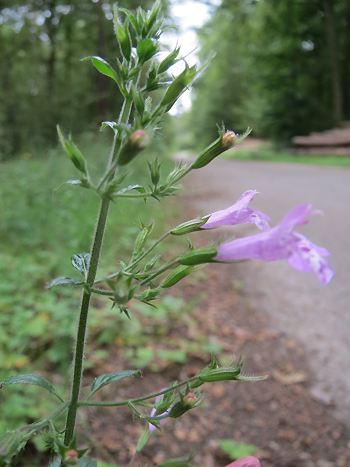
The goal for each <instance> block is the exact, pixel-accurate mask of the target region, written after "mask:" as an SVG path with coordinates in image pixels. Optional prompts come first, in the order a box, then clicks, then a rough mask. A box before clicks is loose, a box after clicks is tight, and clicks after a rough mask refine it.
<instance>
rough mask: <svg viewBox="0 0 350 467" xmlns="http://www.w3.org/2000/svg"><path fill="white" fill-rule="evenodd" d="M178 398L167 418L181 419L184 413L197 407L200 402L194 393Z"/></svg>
mask: <svg viewBox="0 0 350 467" xmlns="http://www.w3.org/2000/svg"><path fill="white" fill-rule="evenodd" d="M180 397H181V399H180V400H179V402H176V404H174V405H173V406H172V407H171V409H170V411H169V413H168V416H169V417H171V418H178V417H181V415H183V414H184V413H186V412H188V411H189V410H191V409H194V408H195V407H197V406H198V404H199V402H200V399H199V398H198V396H197V395H196V394H195V393H194V392H189V393H187V394H186V395H185V396H180Z"/></svg>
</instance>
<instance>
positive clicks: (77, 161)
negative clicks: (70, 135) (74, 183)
mask: <svg viewBox="0 0 350 467" xmlns="http://www.w3.org/2000/svg"><path fill="white" fill-rule="evenodd" d="M57 133H58V138H59V140H60V143H61V145H62V147H63V149H64V150H65V152H66V154H67V156H68V157H69V158H70V160H71V161H72V162H73V164H74V165H75V167H76V168H77V169H78V170H80V172H83V174H85V175H87V166H86V160H85V157H84V156H83V154H82V153H81V151H80V149H79V148H78V146H76V145H75V144H74V143H73V141H71V140H69V139H67V138H66V137H65V136H64V135H63V133H62V131H61V129H60V127H59V126H58V125H57Z"/></svg>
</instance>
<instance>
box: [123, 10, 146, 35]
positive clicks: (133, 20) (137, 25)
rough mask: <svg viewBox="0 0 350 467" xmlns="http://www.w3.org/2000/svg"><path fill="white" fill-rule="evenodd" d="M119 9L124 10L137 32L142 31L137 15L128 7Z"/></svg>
mask: <svg viewBox="0 0 350 467" xmlns="http://www.w3.org/2000/svg"><path fill="white" fill-rule="evenodd" d="M119 11H121V12H123V13H124V14H125V15H126V17H127V18H128V20H129V22H130V24H131V26H132V27H133V28H134V30H135V32H136V34H139V33H140V32H141V28H140V25H139V23H138V21H137V19H136V17H135V15H133V13H132V12H131V11H130V10H127V9H126V8H119Z"/></svg>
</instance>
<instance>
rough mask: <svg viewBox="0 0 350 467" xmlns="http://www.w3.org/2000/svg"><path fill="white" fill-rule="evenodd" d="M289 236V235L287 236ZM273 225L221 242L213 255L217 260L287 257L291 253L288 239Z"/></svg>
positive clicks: (268, 259) (269, 259) (267, 259)
mask: <svg viewBox="0 0 350 467" xmlns="http://www.w3.org/2000/svg"><path fill="white" fill-rule="evenodd" d="M288 237H290V236H288ZM288 237H287V238H286V237H285V236H282V235H281V232H280V231H279V230H278V229H277V228H276V227H275V228H273V229H270V230H266V231H265V232H262V233H259V234H256V235H250V236H249V237H244V238H238V239H237V240H232V241H230V242H226V243H222V244H221V245H220V246H219V247H218V252H217V255H216V257H215V259H216V260H218V261H239V260H244V259H262V260H265V261H275V260H278V259H287V258H288V257H289V256H290V253H291V251H292V250H291V247H290V239H289V238H288Z"/></svg>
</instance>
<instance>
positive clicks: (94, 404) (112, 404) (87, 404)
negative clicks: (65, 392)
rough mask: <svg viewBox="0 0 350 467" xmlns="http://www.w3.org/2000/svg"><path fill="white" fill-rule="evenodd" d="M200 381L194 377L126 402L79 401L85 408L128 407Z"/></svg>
mask: <svg viewBox="0 0 350 467" xmlns="http://www.w3.org/2000/svg"><path fill="white" fill-rule="evenodd" d="M197 379H198V376H192V378H189V379H186V380H185V381H182V382H181V383H177V384H174V385H173V386H171V387H170V388H166V389H162V390H161V391H158V392H151V393H150V394H147V395H146V396H141V397H136V398H135V399H128V400H125V401H116V402H113V401H104V402H98V401H97V402H93V401H91V402H90V401H79V403H78V405H79V406H82V407H83V406H84V407H124V406H127V405H128V404H130V403H132V404H136V403H139V402H143V401H147V400H148V399H155V398H156V397H158V396H162V395H163V394H166V393H167V392H170V391H174V390H175V389H178V388H181V387H182V386H185V385H186V384H188V383H191V382H192V381H196V380H197Z"/></svg>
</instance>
